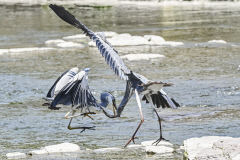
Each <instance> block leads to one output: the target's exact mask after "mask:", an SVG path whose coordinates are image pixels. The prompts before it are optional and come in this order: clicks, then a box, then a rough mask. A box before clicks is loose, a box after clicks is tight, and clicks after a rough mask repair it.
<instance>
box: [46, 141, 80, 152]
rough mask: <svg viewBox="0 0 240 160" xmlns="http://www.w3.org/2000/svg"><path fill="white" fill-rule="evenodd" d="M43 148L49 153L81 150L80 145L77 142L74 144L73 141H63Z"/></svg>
mask: <svg viewBox="0 0 240 160" xmlns="http://www.w3.org/2000/svg"><path fill="white" fill-rule="evenodd" d="M43 149H44V150H45V151H47V152H48V153H49V154H51V153H64V152H79V151H80V147H79V146H78V145H77V144H73V143H61V144H56V145H51V146H46V147H44V148H43Z"/></svg>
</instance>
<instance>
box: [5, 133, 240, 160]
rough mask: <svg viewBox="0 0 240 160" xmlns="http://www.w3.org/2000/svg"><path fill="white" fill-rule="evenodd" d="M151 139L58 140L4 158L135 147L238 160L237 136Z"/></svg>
mask: <svg viewBox="0 0 240 160" xmlns="http://www.w3.org/2000/svg"><path fill="white" fill-rule="evenodd" d="M153 142H154V141H144V142H142V143H141V144H134V145H129V146H128V147H127V148H121V147H112V148H99V149H88V148H81V147H80V146H78V145H77V144H73V143H67V142H65V143H61V144H56V145H50V146H45V147H42V148H41V149H39V150H31V151H29V152H28V153H21V152H13V153H7V154H6V158H7V159H28V158H33V157H35V158H36V157H37V158H40V159H41V158H44V157H45V158H46V157H48V156H51V157H54V156H55V157H62V156H67V157H68V159H69V158H70V159H71V157H72V158H76V157H78V156H79V155H80V154H106V153H120V152H125V151H126V150H133V151H134V150H138V151H141V152H143V153H145V155H160V156H161V157H168V158H167V159H169V157H174V154H179V155H182V157H183V159H185V160H187V159H188V160H198V159H199V160H200V159H208V160H217V159H218V160H219V159H222V160H223V159H226V160H239V159H240V138H232V137H226V136H205V137H199V138H190V139H187V140H184V142H183V146H177V145H174V144H172V143H170V142H168V141H161V142H160V143H159V144H158V145H157V146H156V145H152V144H153Z"/></svg>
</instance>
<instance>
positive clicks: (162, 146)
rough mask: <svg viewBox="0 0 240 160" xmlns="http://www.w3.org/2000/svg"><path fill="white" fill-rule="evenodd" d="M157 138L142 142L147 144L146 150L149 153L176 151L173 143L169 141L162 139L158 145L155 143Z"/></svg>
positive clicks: (144, 144) (143, 144)
mask: <svg viewBox="0 0 240 160" xmlns="http://www.w3.org/2000/svg"><path fill="white" fill-rule="evenodd" d="M155 141H156V140H152V141H144V142H142V143H141V145H142V146H145V151H146V152H147V153H154V154H156V153H157V154H169V153H172V152H173V151H174V148H173V144H172V143H170V142H167V141H160V142H159V143H158V144H157V145H153V143H154V142H155Z"/></svg>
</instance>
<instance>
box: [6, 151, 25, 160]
mask: <svg viewBox="0 0 240 160" xmlns="http://www.w3.org/2000/svg"><path fill="white" fill-rule="evenodd" d="M6 156H7V158H8V159H21V158H26V157H27V155H26V154H25V153H21V152H13V153H7V154H6Z"/></svg>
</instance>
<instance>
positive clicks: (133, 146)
mask: <svg viewBox="0 0 240 160" xmlns="http://www.w3.org/2000/svg"><path fill="white" fill-rule="evenodd" d="M143 147H144V146H142V145H140V144H130V145H128V146H127V148H143Z"/></svg>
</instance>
